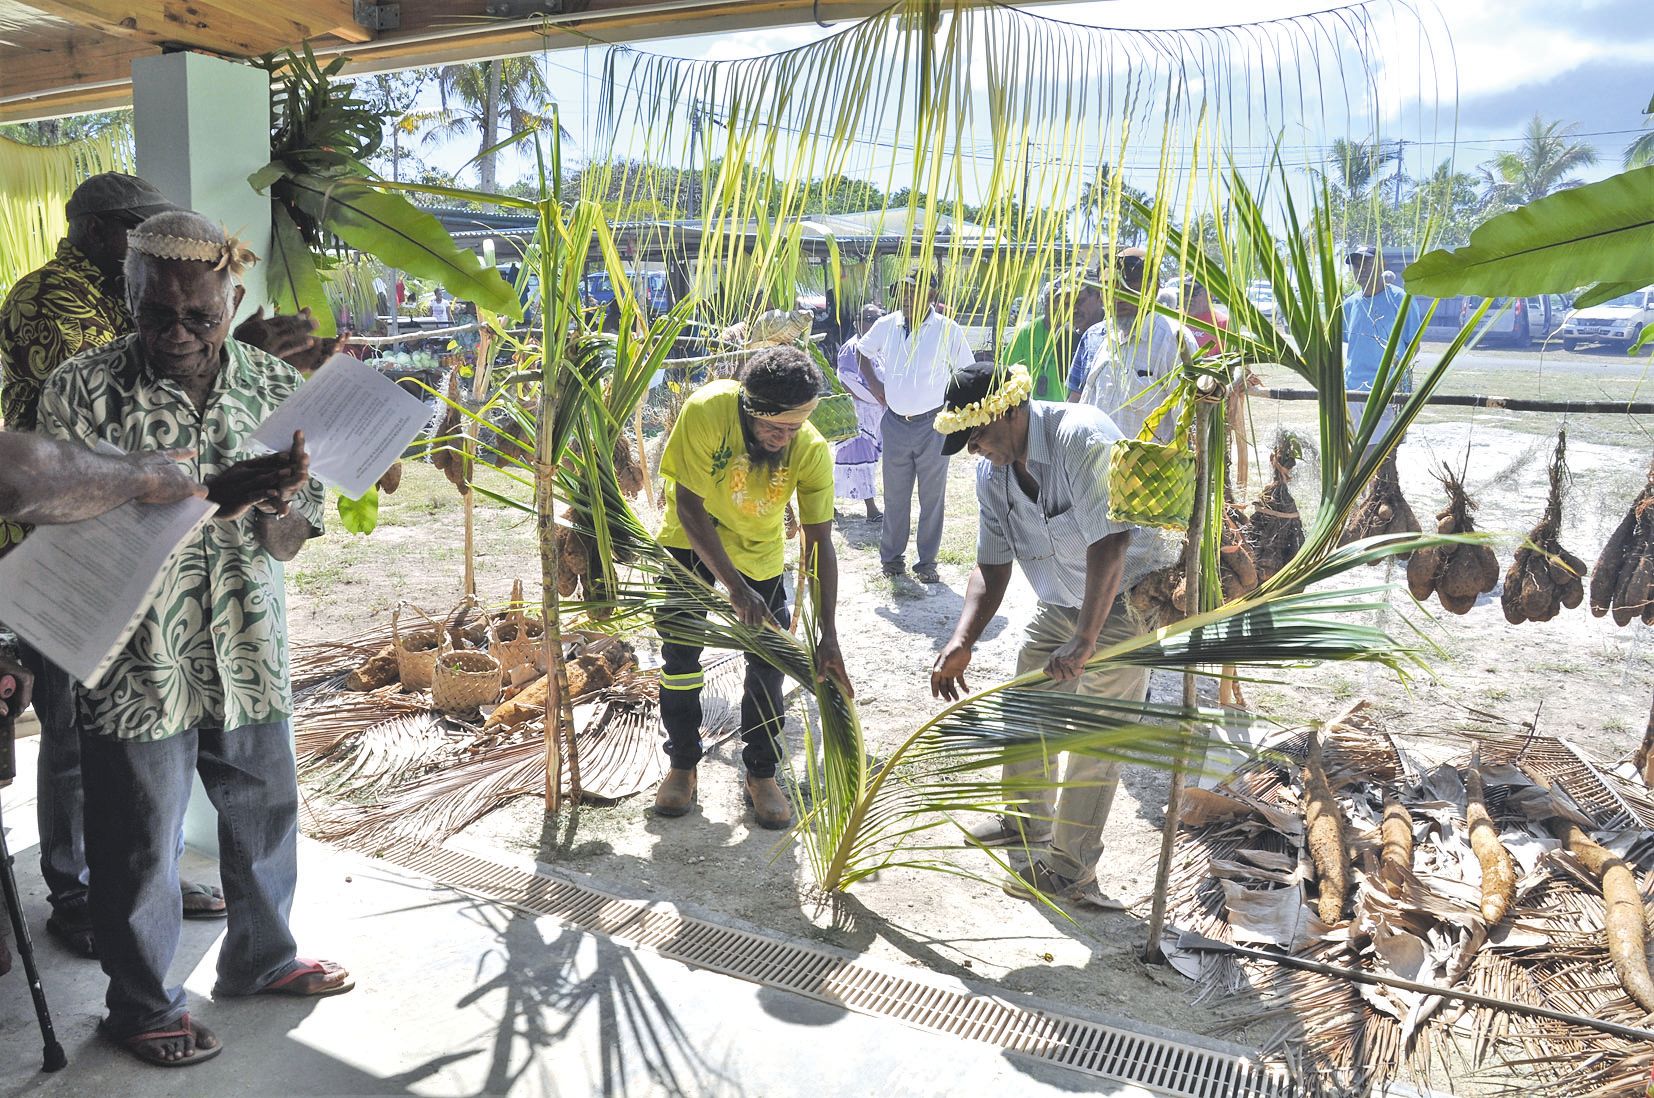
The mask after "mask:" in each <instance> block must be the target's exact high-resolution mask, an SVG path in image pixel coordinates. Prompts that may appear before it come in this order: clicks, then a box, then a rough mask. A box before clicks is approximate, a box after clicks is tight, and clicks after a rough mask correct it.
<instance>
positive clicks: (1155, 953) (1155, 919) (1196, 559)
mask: <svg viewBox="0 0 1654 1098" xmlns="http://www.w3.org/2000/svg"><path fill="white" fill-rule="evenodd" d="M1215 409H1216V405H1215V404H1213V403H1212V402H1211V401H1208V400H1199V402H1198V403H1197V405H1196V408H1195V443H1194V447H1195V508H1194V512H1193V513H1192V514H1191V515H1190V516H1189V544H1188V546H1187V547H1186V548H1185V549H1184V553H1183V575H1184V577H1185V590H1186V594H1185V596H1184V599H1185V601H1184V605H1185V606H1186V607H1188V610H1189V613H1191V614H1198V613H1200V612H1201V590H1202V588H1203V587H1204V586H1205V579H1206V577H1204V576H1202V575H1201V570H1200V546H1201V542H1202V541H1203V540H1204V539H1205V531H1206V510H1207V507H1206V492H1207V488H1208V484H1207V480H1208V477H1207V466H1208V464H1209V463H1210V462H1211V459H1212V455H1211V454H1210V453H1208V452H1207V450H1206V435H1207V428H1208V427H1209V426H1210V425H1211V422H1212V415H1213V414H1214V411H1215ZM1214 579H1215V577H1214ZM1197 682H1198V677H1197V676H1196V674H1195V672H1194V671H1193V670H1189V671H1185V672H1183V705H1184V708H1193V707H1194V705H1195V703H1196V701H1197V700H1198V696H1197V693H1196V685H1197ZM1187 768H1188V758H1187V756H1186V755H1182V754H1180V755H1179V756H1178V758H1177V762H1176V763H1175V764H1174V765H1173V767H1172V780H1171V787H1170V788H1169V789H1168V790H1167V791H1166V822H1165V825H1164V826H1163V827H1162V828H1161V831H1160V864H1159V866H1158V867H1156V869H1155V871H1154V902H1153V904H1152V905H1151V907H1150V909H1149V938H1148V941H1147V942H1146V943H1144V946H1143V959H1144V960H1146V961H1148V962H1150V963H1151V964H1162V963H1164V962H1165V959H1166V957H1165V953H1164V951H1162V950H1161V948H1160V931H1161V928H1162V927H1164V926H1165V923H1166V893H1167V890H1168V888H1169V886H1170V883H1171V872H1172V846H1173V843H1174V842H1175V841H1176V839H1177V822H1178V818H1179V817H1180V816H1181V815H1182V811H1183V785H1184V781H1185V772H1186V770H1187Z"/></svg>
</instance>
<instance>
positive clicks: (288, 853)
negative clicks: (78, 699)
mask: <svg viewBox="0 0 1654 1098" xmlns="http://www.w3.org/2000/svg"><path fill="white" fill-rule="evenodd" d="M80 742H81V775H82V783H83V785H84V788H85V791H86V803H87V804H88V805H91V806H93V810H92V811H90V812H88V813H87V814H86V860H87V864H88V865H89V866H90V867H91V871H92V877H91V893H90V899H91V910H92V931H93V933H94V934H95V935H96V937H97V942H98V956H99V958H100V960H101V962H102V964H103V971H104V974H105V975H107V976H108V977H109V993H108V997H107V1003H108V1006H109V1017H108V1018H107V1019H106V1020H105V1021H104V1023H103V1029H104V1032H105V1033H107V1034H108V1035H109V1036H111V1037H115V1038H117V1039H119V1038H121V1037H127V1036H130V1035H132V1034H134V1033H144V1032H148V1031H151V1030H159V1029H167V1028H170V1027H171V1025H172V1024H173V1023H176V1022H177V1020H178V1019H179V1017H180V1016H181V1015H182V1014H183V1013H184V1010H185V999H184V989H183V988H182V987H179V986H173V987H168V986H167V984H166V976H167V970H168V969H169V968H170V967H171V966H172V960H173V955H174V954H175V953H176V952H177V950H178V938H179V934H180V931H181V929H182V922H183V904H182V902H181V901H180V899H179V895H178V830H179V828H180V827H181V826H182V825H183V821H184V809H185V807H186V806H187V805H188V804H189V796H190V784H191V783H190V775H191V773H192V772H198V773H199V774H200V775H201V784H202V786H203V787H204V788H205V789H206V791H207V796H208V798H209V799H211V801H212V803H213V807H214V808H216V809H217V810H218V845H219V873H220V876H221V877H222V879H223V882H224V899H225V901H226V902H227V903H228V905H229V909H230V910H229V919H228V924H227V929H226V931H225V936H224V944H223V947H222V949H221V950H220V951H219V956H218V983H217V986H216V987H215V988H214V989H213V994H214V995H250V994H252V993H253V992H255V991H258V990H259V989H260V988H262V987H264V986H265V985H266V984H269V983H270V982H271V981H272V980H275V979H276V978H278V977H280V976H283V975H285V974H286V973H287V972H288V971H289V970H290V969H292V968H293V967H294V952H295V947H294V944H293V935H292V932H291V931H290V930H289V929H288V926H287V917H288V914H289V912H290V911H291V910H292V907H293V890H294V887H295V885H296V884H297V881H298V780H297V776H296V774H295V772H294V764H293V746H292V738H291V735H290V732H289V728H288V723H287V722H286V721H277V722H275V723H272V724H255V725H247V726H245V727H243V728H232V729H229V730H228V731H226V730H224V729H219V728H198V729H191V730H189V731H187V732H183V733H180V734H179V735H176V736H171V737H168V738H167V739H164V740H153V741H149V742H136V741H131V740H121V739H117V738H115V737H114V736H104V735H97V734H95V733H94V732H92V731H91V730H88V729H83V730H82V734H81V741H80Z"/></svg>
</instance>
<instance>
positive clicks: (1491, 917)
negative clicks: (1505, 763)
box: [1464, 751, 1516, 930]
mask: <svg viewBox="0 0 1654 1098" xmlns="http://www.w3.org/2000/svg"><path fill="white" fill-rule="evenodd" d="M1464 818H1465V823H1466V824H1468V825H1469V827H1470V850H1471V853H1473V854H1475V855H1476V861H1477V862H1479V863H1481V866H1482V921H1483V922H1485V923H1486V924H1487V925H1488V928H1489V929H1490V930H1491V929H1492V928H1493V927H1495V926H1497V925H1499V920H1501V919H1503V918H1504V917H1505V914H1506V913H1507V912H1508V911H1510V909H1511V907H1512V905H1514V904H1515V903H1516V863H1515V862H1514V861H1513V860H1512V859H1511V856H1510V851H1508V850H1506V849H1505V844H1504V843H1503V842H1501V841H1500V839H1499V826H1498V825H1497V824H1495V823H1494V822H1493V817H1492V816H1490V815H1488V811H1487V788H1486V786H1484V785H1483V784H1482V758H1481V752H1480V751H1476V752H1474V753H1473V754H1472V755H1471V759H1470V766H1469V767H1468V768H1467V769H1466V770H1465V810H1464Z"/></svg>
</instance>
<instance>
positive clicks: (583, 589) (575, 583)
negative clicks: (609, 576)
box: [553, 507, 603, 599]
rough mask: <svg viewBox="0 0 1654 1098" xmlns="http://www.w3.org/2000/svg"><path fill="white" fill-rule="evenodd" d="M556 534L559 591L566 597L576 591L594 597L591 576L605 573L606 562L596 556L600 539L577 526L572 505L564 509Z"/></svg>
mask: <svg viewBox="0 0 1654 1098" xmlns="http://www.w3.org/2000/svg"><path fill="white" fill-rule="evenodd" d="M553 537H555V538H556V539H557V593H558V594H559V595H561V596H562V597H563V598H566V599H567V598H573V597H574V596H575V595H576V594H577V593H581V595H582V597H583V598H591V597H592V594H591V590H592V586H593V584H592V578H591V577H592V576H593V575H599V576H600V575H602V574H603V564H602V562H601V561H600V560H598V558H597V543H596V542H595V541H593V540H592V538H591V537H590V535H588V534H586V533H585V532H583V531H581V530H577V529H575V527H574V511H573V509H572V508H567V507H565V508H564V509H563V514H562V516H561V517H560V518H559V519H558V521H557V532H556V533H555V534H554V535H553Z"/></svg>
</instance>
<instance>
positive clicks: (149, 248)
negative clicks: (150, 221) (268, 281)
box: [126, 232, 258, 277]
mask: <svg viewBox="0 0 1654 1098" xmlns="http://www.w3.org/2000/svg"><path fill="white" fill-rule="evenodd" d="M126 246H127V247H128V248H130V249H131V250H132V251H135V252H139V253H142V254H143V255H149V256H154V257H155V258H156V259H188V260H193V261H195V262H197V263H211V264H212V265H213V268H212V269H213V270H215V271H225V270H227V271H229V272H230V274H231V275H233V276H236V277H240V275H241V272H242V271H245V270H246V269H247V268H248V267H251V266H252V265H253V264H254V263H257V262H258V256H256V255H254V254H253V250H252V249H251V248H249V247H247V246H246V245H244V244H242V243H241V241H240V240H238V239H236V238H235V237H233V236H232V237H229V238H228V239H226V240H225V241H224V243H222V244H219V243H216V242H214V241H211V240H196V239H195V238H193V237H188V236H173V235H172V234H170V233H140V232H130V233H127V234H126Z"/></svg>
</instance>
